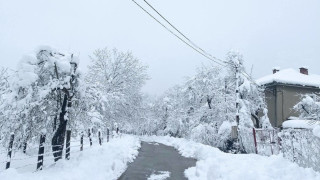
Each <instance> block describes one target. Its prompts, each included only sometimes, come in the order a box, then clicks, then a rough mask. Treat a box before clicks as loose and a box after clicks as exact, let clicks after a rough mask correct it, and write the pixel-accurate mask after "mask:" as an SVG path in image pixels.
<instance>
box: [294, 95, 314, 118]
mask: <svg viewBox="0 0 320 180" xmlns="http://www.w3.org/2000/svg"><path fill="white" fill-rule="evenodd" d="M293 108H294V110H296V111H298V112H299V113H300V118H302V119H311V120H320V97H319V96H318V95H316V94H306V95H303V97H302V100H301V101H300V102H299V103H298V104H296V105H295V106H294V107H293Z"/></svg>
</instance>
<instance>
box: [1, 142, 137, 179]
mask: <svg viewBox="0 0 320 180" xmlns="http://www.w3.org/2000/svg"><path fill="white" fill-rule="evenodd" d="M139 148H140V141H139V139H138V138H135V137H132V136H122V138H115V139H111V141H110V142H108V143H106V142H105V143H104V144H103V145H102V146H98V145H96V146H92V147H91V148H88V149H85V150H84V151H83V152H81V153H78V154H71V159H70V160H69V161H66V160H60V161H58V163H56V164H55V165H53V166H52V167H48V168H45V169H44V170H42V171H37V172H32V171H30V172H20V171H19V170H16V169H14V168H10V169H8V170H5V171H2V172H0V179H1V180H20V179H23V180H57V179H59V180H82V179H83V180H88V179H94V180H106V179H107V180H116V179H117V178H118V177H120V175H121V174H122V173H123V172H124V171H125V170H126V168H127V163H128V162H132V161H133V160H134V159H135V157H136V156H137V155H138V149H139Z"/></svg>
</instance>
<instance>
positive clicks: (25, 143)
mask: <svg viewBox="0 0 320 180" xmlns="http://www.w3.org/2000/svg"><path fill="white" fill-rule="evenodd" d="M27 145H28V143H27V142H24V143H23V154H25V153H26V152H27Z"/></svg>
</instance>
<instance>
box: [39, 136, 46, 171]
mask: <svg viewBox="0 0 320 180" xmlns="http://www.w3.org/2000/svg"><path fill="white" fill-rule="evenodd" d="M45 141H46V135H45V134H41V136H40V145H39V152H38V163H37V170H42V167H43V154H44V143H45Z"/></svg>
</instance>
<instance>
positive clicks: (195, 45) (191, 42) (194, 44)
mask: <svg viewBox="0 0 320 180" xmlns="http://www.w3.org/2000/svg"><path fill="white" fill-rule="evenodd" d="M144 2H145V3H146V4H147V5H148V6H149V7H150V8H151V9H153V10H154V11H155V12H156V13H157V14H158V15H159V16H160V17H161V18H162V19H163V20H165V21H166V22H167V23H168V24H169V25H170V26H171V27H172V28H173V29H175V30H176V31H177V32H178V33H179V34H180V35H181V36H183V37H184V38H185V39H186V40H188V41H189V42H190V44H192V45H193V46H194V47H196V48H198V49H199V50H200V51H202V52H203V53H205V54H206V55H208V56H210V57H211V58H213V59H215V60H217V61H221V62H223V63H226V62H225V61H223V60H220V59H218V58H216V57H214V56H212V55H211V54H210V53H208V52H207V51H205V50H203V49H202V48H201V47H200V46H198V45H197V44H196V43H194V42H193V41H192V40H190V38H188V37H187V36H186V35H184V34H183V33H182V32H181V31H180V30H179V29H178V28H176V27H175V26H174V25H173V24H172V23H170V22H169V21H168V20H167V18H165V17H164V16H163V15H162V14H161V13H160V12H159V11H157V10H156V9H155V8H154V7H153V6H152V5H151V4H150V3H148V1H146V0H144Z"/></svg>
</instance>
